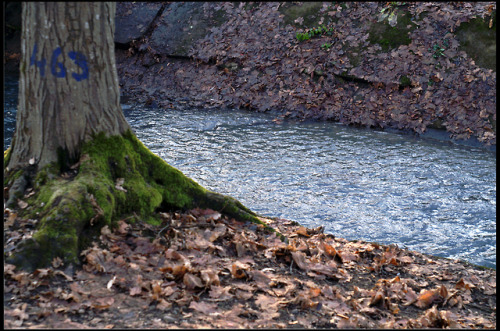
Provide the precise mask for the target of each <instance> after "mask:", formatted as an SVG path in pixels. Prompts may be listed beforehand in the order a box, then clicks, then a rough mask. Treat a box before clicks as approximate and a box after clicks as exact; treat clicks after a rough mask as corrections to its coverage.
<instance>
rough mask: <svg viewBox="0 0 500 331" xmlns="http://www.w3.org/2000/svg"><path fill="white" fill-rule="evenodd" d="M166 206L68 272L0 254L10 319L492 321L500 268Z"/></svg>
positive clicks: (303, 323) (76, 323) (329, 324)
mask: <svg viewBox="0 0 500 331" xmlns="http://www.w3.org/2000/svg"><path fill="white" fill-rule="evenodd" d="M160 215H161V217H162V218H163V220H164V221H163V223H162V224H161V225H159V226H152V225H148V224H143V223H141V222H137V223H136V224H127V223H126V222H125V221H119V222H118V224H117V226H116V228H115V229H114V230H111V229H109V228H108V227H104V228H102V230H101V236H100V243H99V244H94V245H93V246H92V247H89V248H88V249H86V250H85V251H83V252H82V260H83V264H82V267H81V268H80V269H78V270H77V271H76V272H73V273H71V270H68V269H64V267H65V266H63V265H61V261H60V260H58V259H55V260H54V262H53V267H51V268H47V269H37V270H36V271H35V272H33V273H31V274H29V273H26V272H18V271H17V270H16V268H15V267H14V266H13V265H9V264H5V265H4V277H5V283H4V284H5V285H4V316H5V322H4V326H5V327H7V328H14V327H59V328H60V327H69V328H75V327H78V328H80V327H83V326H87V327H92V328H144V327H154V328H160V327H161V328H165V327H169V328H194V327H204V328H263V327H265V328H292V327H293V328H296V327H304V328H306V327H314V328H318V327H319V328H344V327H356V328H430V327H432V328H435V327H437V328H445V327H450V328H478V327H479V328H495V326H496V298H495V295H496V271H495V270H488V269H479V268H474V267H472V266H470V265H467V264H465V263H463V262H458V261H451V260H446V259H436V258H432V257H429V256H426V255H423V254H419V253H417V252H413V251H407V250H403V249H399V248H398V247H396V246H386V245H378V244H375V243H366V242H349V241H347V240H345V239H341V238H335V237H334V236H332V235H328V234H324V233H323V229H322V228H321V227H319V228H316V229H307V228H305V227H303V226H300V225H296V223H294V222H291V221H286V220H278V219H275V220H270V219H262V220H263V221H265V222H267V223H269V225H271V226H273V227H275V228H277V229H279V230H280V231H281V232H282V233H283V234H285V235H286V236H287V237H288V242H283V241H281V240H280V239H279V238H278V237H277V236H276V235H275V234H269V233H267V232H265V231H264V229H263V227H261V226H258V225H255V224H243V223H241V222H237V221H235V220H234V219H228V218H227V217H225V216H222V215H221V214H220V213H218V212H216V211H213V210H209V209H208V210H201V209H194V210H191V211H189V212H186V213H161V214H160ZM6 221H8V217H6V218H4V222H6ZM17 222H21V220H19V219H16V220H14V223H15V224H14V226H17ZM21 223H22V222H21ZM18 229H21V228H18ZM23 229H24V231H26V230H27V229H26V228H23ZM18 231H20V230H18ZM5 234H6V235H7V236H9V235H10V233H9V230H8V228H7V230H6V232H5ZM63 270H65V271H63Z"/></svg>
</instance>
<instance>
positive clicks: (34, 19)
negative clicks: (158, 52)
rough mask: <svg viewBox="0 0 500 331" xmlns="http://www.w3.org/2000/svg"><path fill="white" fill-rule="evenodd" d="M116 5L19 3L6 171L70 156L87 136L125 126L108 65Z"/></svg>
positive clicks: (115, 80) (113, 132) (112, 132)
mask: <svg viewBox="0 0 500 331" xmlns="http://www.w3.org/2000/svg"><path fill="white" fill-rule="evenodd" d="M115 10H116V4H115V3H107V2H89V3H83V2H78V3H65V2H48V3H44V2H23V30H22V31H23V32H22V38H21V50H22V62H21V65H20V68H21V73H20V82H19V109H18V112H17V119H16V120H17V124H16V132H15V135H14V138H13V143H12V152H13V153H12V156H11V158H10V162H9V165H8V166H9V168H10V169H16V168H19V167H26V166H27V165H29V164H30V160H31V164H36V165H38V167H40V168H41V167H43V166H45V165H48V164H50V163H52V162H57V161H59V162H62V163H71V162H75V160H78V157H79V148H80V146H81V145H82V143H84V142H86V141H88V140H90V139H91V137H92V135H93V134H95V133H98V132H106V133H107V134H108V135H117V134H122V133H124V132H125V131H126V130H128V129H129V125H128V123H127V122H126V120H125V118H124V116H123V113H122V112H121V108H120V101H119V97H120V92H119V85H118V76H117V73H116V70H106V68H113V69H114V68H115V53H114V42H113V36H114V29H115V25H114V17H115ZM58 158H59V160H58ZM69 165H70V164H61V166H62V167H67V166H69Z"/></svg>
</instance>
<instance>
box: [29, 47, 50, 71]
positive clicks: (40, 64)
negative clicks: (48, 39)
mask: <svg viewBox="0 0 500 331" xmlns="http://www.w3.org/2000/svg"><path fill="white" fill-rule="evenodd" d="M37 51H38V45H37V44H35V47H34V48H33V54H31V58H30V66H32V65H35V66H37V67H38V68H40V75H42V77H43V76H45V64H46V62H47V61H45V59H42V60H40V61H37V60H36V52H37Z"/></svg>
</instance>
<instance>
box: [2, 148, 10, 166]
mask: <svg viewBox="0 0 500 331" xmlns="http://www.w3.org/2000/svg"><path fill="white" fill-rule="evenodd" d="M10 155H11V153H10V147H9V148H7V149H6V150H5V151H3V168H4V169H5V167H7V164H9V161H10Z"/></svg>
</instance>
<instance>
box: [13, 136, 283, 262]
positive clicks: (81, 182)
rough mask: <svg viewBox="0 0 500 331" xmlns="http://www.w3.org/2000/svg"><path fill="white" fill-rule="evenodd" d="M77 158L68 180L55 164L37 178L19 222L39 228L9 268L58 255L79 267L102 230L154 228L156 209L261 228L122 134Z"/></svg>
mask: <svg viewBox="0 0 500 331" xmlns="http://www.w3.org/2000/svg"><path fill="white" fill-rule="evenodd" d="M80 155H81V157H80V160H79V163H80V166H79V169H78V173H77V174H76V176H74V177H72V178H63V177H61V176H60V175H59V169H60V167H59V165H58V164H51V165H49V166H47V167H45V168H44V169H41V170H40V171H39V172H38V173H37V175H36V177H35V179H34V188H35V192H36V194H35V195H34V196H32V197H31V198H29V200H28V203H29V205H30V206H32V207H33V208H27V209H26V210H25V211H23V212H24V215H23V217H27V218H36V219H40V222H39V228H38V229H37V232H36V233H35V235H33V238H32V239H31V240H29V241H26V242H25V243H23V245H21V246H20V247H21V248H22V249H21V250H20V251H18V252H17V253H15V254H14V255H13V256H11V257H9V258H8V261H10V262H9V263H14V264H16V265H18V266H20V267H21V268H24V269H29V270H34V269H36V268H40V267H44V266H47V265H49V264H50V263H51V261H52V260H53V259H54V258H55V257H61V258H63V259H64V260H65V261H67V262H69V263H74V264H78V254H79V251H80V250H81V249H83V248H85V247H86V246H87V245H88V244H90V243H91V242H92V240H94V239H96V238H97V237H98V235H99V233H100V232H99V231H100V228H101V227H102V226H104V225H109V226H113V225H114V223H115V222H116V221H118V220H120V219H125V218H129V216H130V215H134V216H135V217H136V218H138V219H140V220H142V221H144V222H148V223H151V224H155V225H158V224H160V223H161V220H160V219H159V218H158V217H157V216H155V215H156V214H157V213H155V211H157V210H188V209H192V208H195V207H200V208H212V209H215V210H219V211H220V212H221V213H223V214H226V215H228V216H230V217H234V218H236V219H239V220H241V221H249V222H254V223H259V224H264V223H263V222H261V221H260V220H259V219H258V218H257V215H256V214H255V213H253V212H252V211H251V210H249V209H248V208H246V207H244V206H243V205H242V204H241V203H240V202H239V201H237V200H235V199H233V198H231V197H228V196H224V195H221V194H218V193H214V192H210V191H207V190H206V189H205V188H203V187H202V186H200V185H199V184H198V183H196V182H195V181H193V180H192V179H190V178H188V177H186V176H185V175H184V174H182V172H180V171H179V170H177V169H176V168H174V167H172V166H170V165H168V164H167V163H166V162H165V161H163V160H162V159H161V158H160V157H158V156H157V155H155V154H153V153H152V152H151V151H149V149H147V148H146V147H145V146H144V145H143V144H142V143H141V142H140V141H139V140H138V139H137V138H136V137H135V135H134V134H133V133H132V132H130V131H129V132H127V133H125V134H124V135H123V136H112V137H106V136H105V134H104V133H101V134H98V135H96V136H95V137H93V139H92V140H91V141H90V142H88V143H86V144H85V145H84V146H82V148H81V154H80ZM118 179H119V182H117V180H118ZM121 181H123V183H121ZM264 227H265V228H266V229H268V230H269V231H274V230H273V229H271V228H269V227H268V226H267V225H264ZM82 234H85V235H82Z"/></svg>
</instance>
